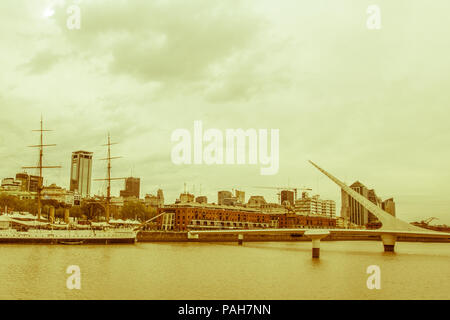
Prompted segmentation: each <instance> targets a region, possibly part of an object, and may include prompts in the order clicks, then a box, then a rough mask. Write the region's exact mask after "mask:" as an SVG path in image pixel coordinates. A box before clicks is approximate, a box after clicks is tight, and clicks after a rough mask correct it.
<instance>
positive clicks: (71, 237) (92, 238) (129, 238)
mask: <svg viewBox="0 0 450 320" xmlns="http://www.w3.org/2000/svg"><path fill="white" fill-rule="evenodd" d="M135 242H136V235H135V233H133V232H130V231H128V232H105V231H96V232H92V231H51V232H46V231H39V232H17V231H10V232H0V244H7V243H19V244H20V243H22V244H60V245H80V244H134V243H135Z"/></svg>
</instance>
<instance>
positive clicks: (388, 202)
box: [381, 198, 395, 217]
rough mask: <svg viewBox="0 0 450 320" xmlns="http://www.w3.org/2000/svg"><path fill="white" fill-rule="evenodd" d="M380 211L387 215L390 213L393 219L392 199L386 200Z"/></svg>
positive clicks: (393, 206) (393, 207) (393, 204)
mask: <svg viewBox="0 0 450 320" xmlns="http://www.w3.org/2000/svg"><path fill="white" fill-rule="evenodd" d="M381 209H383V210H384V211H386V212H387V213H390V214H391V215H393V216H394V217H395V202H394V198H390V199H386V200H384V201H383V203H382V204H381Z"/></svg>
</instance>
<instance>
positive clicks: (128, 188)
mask: <svg viewBox="0 0 450 320" xmlns="http://www.w3.org/2000/svg"><path fill="white" fill-rule="evenodd" d="M140 194H141V179H140V178H134V177H129V178H126V179H125V190H121V191H120V196H121V197H123V198H130V197H135V198H137V199H139V197H140Z"/></svg>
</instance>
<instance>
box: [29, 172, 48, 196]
mask: <svg viewBox="0 0 450 320" xmlns="http://www.w3.org/2000/svg"><path fill="white" fill-rule="evenodd" d="M28 181H29V185H28V191H30V192H37V191H38V188H39V184H40V185H41V187H42V186H43V185H44V178H40V177H39V176H31V175H30V177H29V180H28ZM39 181H40V183H39Z"/></svg>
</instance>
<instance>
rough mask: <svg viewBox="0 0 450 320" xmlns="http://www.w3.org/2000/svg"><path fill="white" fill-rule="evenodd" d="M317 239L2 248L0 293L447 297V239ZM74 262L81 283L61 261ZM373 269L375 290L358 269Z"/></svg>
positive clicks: (42, 295)
mask: <svg viewBox="0 0 450 320" xmlns="http://www.w3.org/2000/svg"><path fill="white" fill-rule="evenodd" d="M396 250H397V252H396V253H384V252H383V250H382V245H381V243H380V242H372V241H358V242H344V241H342V242H322V244H321V258H320V260H319V261H313V260H312V259H311V243H310V242H299V243H294V242H274V243H267V242H266V243H245V244H244V246H242V247H240V246H237V245H236V244H234V243H214V244H209V243H139V244H136V245H117V246H113V245H111V246H94V245H93V246H46V245H0V277H1V280H0V299H449V298H450V244H446V243H397V245H396ZM69 265H78V266H79V267H80V268H81V283H82V287H81V290H68V289H67V288H66V279H67V277H68V276H69V275H67V274H66V268H67V267H68V266H69ZM369 265H378V266H380V268H381V289H380V290H369V289H367V286H366V280H367V277H368V275H367V274H366V268H367V266H369Z"/></svg>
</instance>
